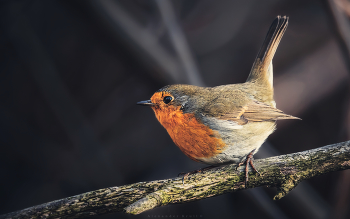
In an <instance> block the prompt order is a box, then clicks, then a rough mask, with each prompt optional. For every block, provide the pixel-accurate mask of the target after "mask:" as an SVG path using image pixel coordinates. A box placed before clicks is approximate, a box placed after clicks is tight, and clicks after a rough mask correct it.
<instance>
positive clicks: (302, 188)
mask: <svg viewBox="0 0 350 219" xmlns="http://www.w3.org/2000/svg"><path fill="white" fill-rule="evenodd" d="M349 9H350V7H349V3H348V2H347V1H346V0H345V1H343V0H336V1H333V0H329V1H316V0H308V1H300V0H299V1H298V0H284V1H280V0H265V1H260V0H241V1H233V0H215V1H214V0H177V1H169V0H147V1H145V0H123V1H113V0H101V1H93V0H86V1H82V0H81V1H78V0H64V1H58V0H51V1H43V0H2V1H1V2H0V27H1V28H0V77H1V79H0V144H1V149H0V176H1V180H0V214H3V213H8V212H11V211H15V210H20V209H23V208H26V207H30V206H33V205H37V204H41V203H45V202H49V201H52V200H56V199H60V198H65V197H68V196H72V195H76V194H80V193H83V192H87V191H91V190H96V189H100V188H105V187H110V186H119V185H124V184H129V183H135V182H139V181H147V180H157V179H164V178H170V177H175V176H176V175H177V174H178V173H179V172H186V171H191V170H194V169H197V168H201V167H204V166H203V165H201V164H197V163H195V162H194V161H192V160H190V159H188V158H187V157H186V156H185V155H184V154H182V153H181V151H180V150H179V149H178V148H177V147H176V146H175V145H174V143H173V142H172V141H171V139H170V137H169V136H168V134H167V133H166V131H165V129H163V128H162V127H161V125H160V124H159V123H158V121H157V120H156V118H155V117H154V115H153V112H152V110H151V109H149V108H145V107H141V106H137V105H136V104H135V103H136V102H137V101H140V100H147V99H149V98H150V96H151V95H152V94H153V92H154V91H156V90H158V89H159V88H160V87H162V86H164V85H167V84H174V83H187V84H196V85H204V86H216V85H222V84H231V83H242V82H244V81H245V79H246V78H247V76H248V74H249V71H250V68H251V66H252V63H253V61H254V59H255V56H256V54H257V53H258V51H259V48H260V46H261V44H262V42H263V40H264V38H265V34H266V33H267V30H268V28H269V26H270V24H271V22H272V21H273V19H274V18H275V17H276V16H277V15H287V16H289V17H290V22H289V27H288V29H287V31H286V33H285V36H284V38H283V39H282V42H281V44H280V47H279V48H278V50H277V53H276V56H275V58H274V61H273V64H274V76H275V79H274V86H275V98H276V102H277V107H278V108H279V109H281V110H283V111H284V112H286V113H288V114H291V115H294V116H298V117H300V118H302V119H303V120H302V121H297V120H295V121H279V122H278V129H277V131H276V132H275V133H273V134H272V135H271V136H270V137H269V139H268V142H267V143H266V144H264V145H263V147H262V149H261V151H260V152H259V153H258V154H257V156H256V158H259V157H260V158H261V157H268V156H273V155H278V154H286V153H292V152H298V151H303V150H307V149H312V148H317V147H321V146H324V145H327V144H332V143H337V142H341V141H345V140H349V138H350V98H349V69H350V68H349V67H350V64H349V63H350V59H349V57H350V56H349V49H348V48H349V45H350V43H349V40H350V34H349V33H350V24H349V14H350V13H349ZM349 188H350V171H349V170H348V171H342V172H334V173H330V174H327V175H324V176H320V177H316V178H313V179H311V180H308V181H305V182H302V183H301V184H300V185H299V186H298V187H297V188H296V189H295V190H293V191H292V192H291V193H290V194H289V195H287V196H286V197H285V198H283V199H282V200H280V201H272V197H273V196H274V194H275V192H276V190H275V189H273V188H256V189H251V190H247V191H241V192H237V193H231V194H226V195H222V196H219V197H214V198H209V199H206V200H202V201H197V202H192V203H187V204H181V205H171V206H165V207H161V208H157V209H154V210H151V211H148V212H146V213H144V214H141V215H138V216H130V215H125V214H123V213H115V214H110V215H106V216H101V217H98V218H148V217H166V216H170V215H177V216H179V217H182V216H187V217H202V218H349V217H350V211H349V206H350V203H349V202H350V190H349Z"/></svg>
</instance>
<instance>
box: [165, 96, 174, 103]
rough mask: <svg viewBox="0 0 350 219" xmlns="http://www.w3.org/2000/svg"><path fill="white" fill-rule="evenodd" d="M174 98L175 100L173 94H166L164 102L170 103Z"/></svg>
mask: <svg viewBox="0 0 350 219" xmlns="http://www.w3.org/2000/svg"><path fill="white" fill-rule="evenodd" d="M172 100H173V98H172V97H171V96H166V97H164V99H163V102H164V103H165V104H168V103H170V102H171V101H172Z"/></svg>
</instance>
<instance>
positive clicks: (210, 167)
mask: <svg viewBox="0 0 350 219" xmlns="http://www.w3.org/2000/svg"><path fill="white" fill-rule="evenodd" d="M216 167H217V166H208V167H204V168H201V169H198V170H193V171H191V172H188V173H184V172H182V173H179V174H178V176H181V175H183V176H182V184H183V185H185V183H184V181H185V179H186V178H187V177H188V176H189V175H192V174H195V173H201V172H204V171H207V170H210V169H213V168H216Z"/></svg>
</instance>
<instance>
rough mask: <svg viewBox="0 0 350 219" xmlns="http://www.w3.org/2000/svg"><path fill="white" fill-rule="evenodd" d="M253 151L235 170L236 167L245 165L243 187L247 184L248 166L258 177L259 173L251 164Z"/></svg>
mask: <svg viewBox="0 0 350 219" xmlns="http://www.w3.org/2000/svg"><path fill="white" fill-rule="evenodd" d="M254 151H255V149H254V150H252V151H251V152H250V153H249V154H248V155H247V157H246V159H245V160H244V161H243V162H241V163H239V164H238V166H237V169H238V167H240V166H242V165H243V164H245V171H244V172H245V187H247V183H248V172H249V165H250V166H251V167H252V169H253V170H254V171H255V172H257V173H258V174H259V176H260V173H259V171H258V170H257V169H256V168H255V166H254V164H253V159H254V158H253V153H254Z"/></svg>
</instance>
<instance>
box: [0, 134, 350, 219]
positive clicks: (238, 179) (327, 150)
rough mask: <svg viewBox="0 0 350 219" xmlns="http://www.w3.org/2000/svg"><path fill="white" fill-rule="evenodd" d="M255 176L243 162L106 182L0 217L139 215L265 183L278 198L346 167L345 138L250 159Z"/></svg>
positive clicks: (349, 159) (349, 162) (348, 146)
mask: <svg viewBox="0 0 350 219" xmlns="http://www.w3.org/2000/svg"><path fill="white" fill-rule="evenodd" d="M254 165H255V167H256V168H257V169H258V171H259V172H260V173H261V175H260V176H258V175H256V174H254V173H251V174H250V175H249V182H248V184H247V188H246V187H245V184H244V173H243V167H240V168H239V169H237V170H236V165H227V166H223V167H219V168H217V169H214V170H211V171H207V172H204V173H198V174H194V175H191V176H190V177H189V178H188V179H186V180H185V184H184V185H183V184H182V178H181V177H177V178H173V179H167V180H158V181H151V182H139V183H135V184H130V185H124V186H119V187H110V188H106V189H99V190H96V191H91V192H87V193H84V194H81V195H76V196H72V197H69V198H65V199H61V200H57V201H53V202H49V203H45V204H42V205H38V206H34V207H31V208H27V209H23V210H20V211H17V212H12V213H9V214H6V215H2V216H0V218H57V217H64V218H84V217H88V216H94V215H102V214H107V213H112V212H118V211H124V212H126V213H130V214H139V213H142V212H144V211H147V210H150V209H153V208H155V207H158V206H164V205H168V204H174V203H184V202H190V201H195V200H200V199H204V198H209V197H212V196H217V195H221V194H224V193H227V192H235V191H238V190H242V189H248V188H254V187H260V186H270V187H276V188H277V189H278V193H277V195H276V196H275V197H274V199H280V198H282V197H284V196H285V195H287V194H288V192H290V191H291V190H292V189H294V188H295V187H296V186H297V185H298V184H299V183H300V182H301V181H303V180H306V179H309V178H312V177H315V176H318V175H322V174H326V173H329V172H333V171H338V170H345V169H349V168H350V141H347V142H342V143H338V144H333V145H328V146H324V147H321V148H316V149H313V150H308V151H303V152H298V153H293V154H287V155H281V156H276V157H270V158H266V159H259V160H255V162H254Z"/></svg>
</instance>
